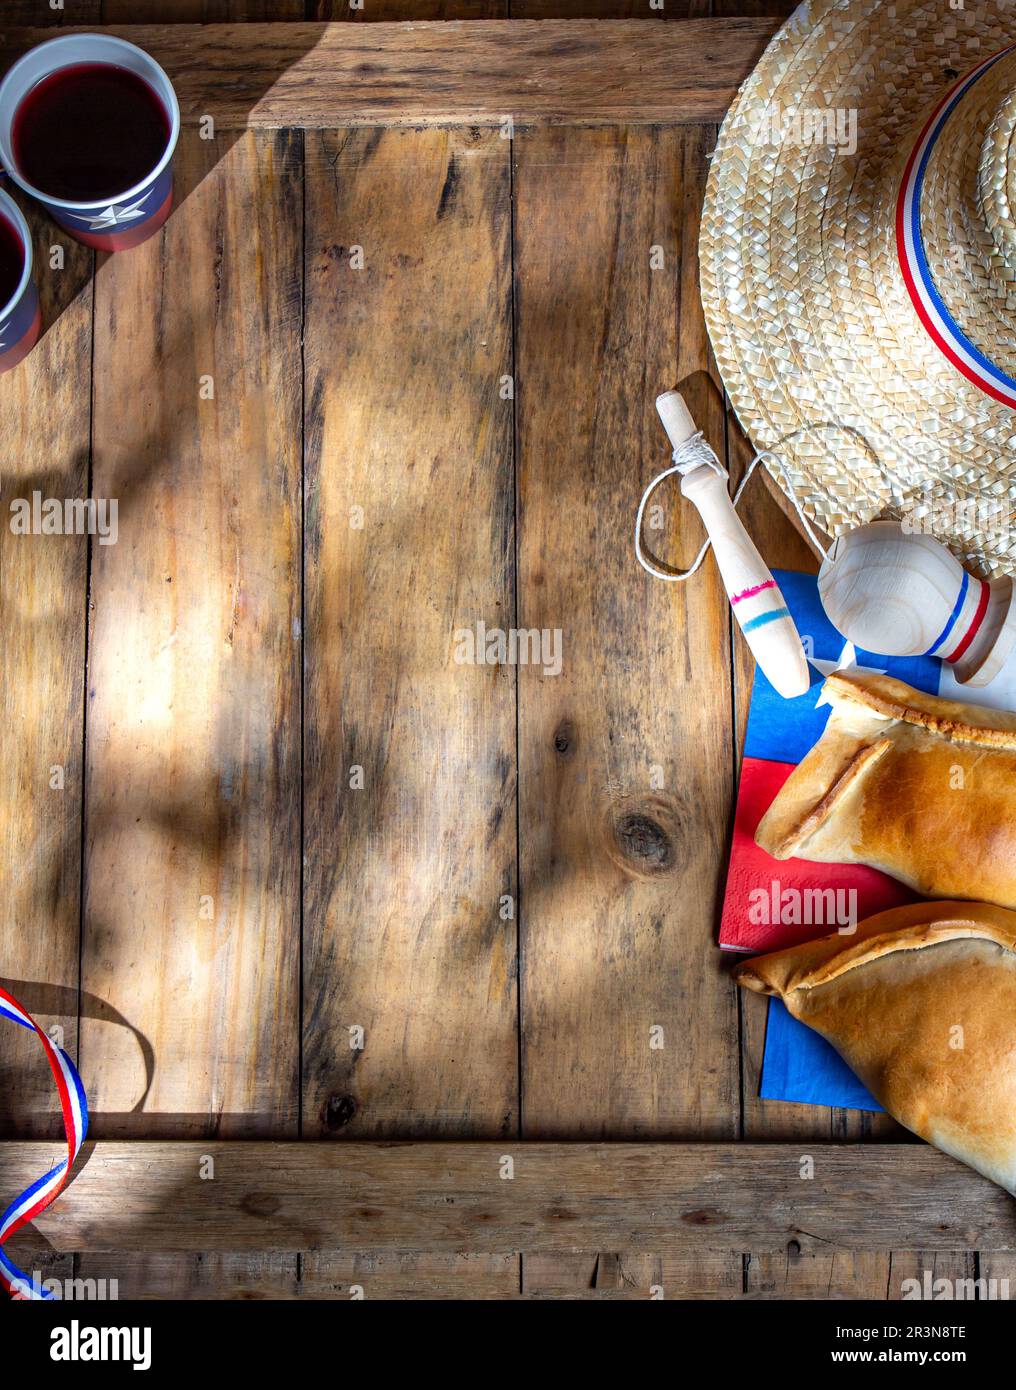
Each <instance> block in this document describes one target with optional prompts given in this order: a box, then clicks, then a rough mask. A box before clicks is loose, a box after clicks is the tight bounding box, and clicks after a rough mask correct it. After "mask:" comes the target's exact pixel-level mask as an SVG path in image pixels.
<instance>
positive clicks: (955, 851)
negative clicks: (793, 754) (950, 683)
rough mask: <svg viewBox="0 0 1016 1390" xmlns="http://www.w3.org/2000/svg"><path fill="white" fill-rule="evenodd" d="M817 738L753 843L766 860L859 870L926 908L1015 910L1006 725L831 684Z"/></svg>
mask: <svg viewBox="0 0 1016 1390" xmlns="http://www.w3.org/2000/svg"><path fill="white" fill-rule="evenodd" d="M823 693H824V695H825V696H826V697H827V698H828V699H829V701H830V703H831V704H832V707H833V708H832V713H831V714H830V716H829V722H828V724H827V725H826V728H825V732H824V733H823V734H822V737H821V738H820V739H819V741H818V743H816V744H815V747H814V748H813V749H812V750H811V752H810V753H809V754H808V756H807V757H806V758H805V759H804V761H803V762H802V763H801V764H800V766H799V767H798V768H796V769H795V771H794V772H793V773H792V774H791V776H790V778H789V779H788V780H787V782H786V783H785V785H784V786H783V788H782V790H781V791H780V794H779V795H778V796H777V798H776V800H775V801H774V802H773V804H772V806H771V807H770V808H769V810H768V811H767V812H766V814H765V816H763V818H762V820H761V822H760V824H759V827H758V830H757V831H756V834H755V840H756V843H757V844H759V845H761V847H762V848H763V849H764V850H767V851H768V852H769V853H770V854H771V855H773V856H774V857H775V858H776V859H789V858H791V857H792V856H797V857H799V858H801V859H813V860H818V861H819V862H820V863H825V864H830V863H840V864H870V865H871V866H872V867H873V868H876V869H882V870H883V871H884V872H885V873H887V874H891V875H892V876H893V877H894V878H898V879H900V880H901V881H902V882H903V883H907V884H909V885H910V887H911V888H914V889H916V890H917V892H918V893H923V894H924V895H925V896H926V897H930V898H971V899H975V900H983V901H985V902H994V903H1000V904H1002V906H1003V907H1011V908H1016V714H1010V713H1008V712H1007V711H1001V710H991V709H982V708H980V707H978V706H974V705H962V704H955V703H953V702H952V701H950V700H941V699H938V698H937V697H936V696H933V695H925V694H923V693H922V692H921V691H919V690H912V689H911V688H910V686H908V685H904V684H903V683H902V682H901V681H896V680H892V679H891V678H889V677H887V676H875V675H864V674H861V673H859V672H856V673H855V672H851V673H849V674H848V673H846V672H842V671H840V672H836V673H835V674H834V675H832V676H830V677H829V679H828V680H827V681H826V683H825V686H824V687H823Z"/></svg>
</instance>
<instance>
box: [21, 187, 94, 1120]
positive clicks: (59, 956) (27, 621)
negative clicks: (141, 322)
mask: <svg viewBox="0 0 1016 1390" xmlns="http://www.w3.org/2000/svg"><path fill="white" fill-rule="evenodd" d="M29 212H30V215H31V222H32V226H33V230H34V247H33V254H34V259H35V264H36V267H37V269H36V283H37V285H38V288H39V294H40V300H41V306H42V316H43V336H42V338H41V340H40V342H39V344H38V346H37V347H36V348H35V350H34V351H33V352H32V353H31V354H30V355H29V356H28V357H27V358H26V359H25V360H24V361H23V362H22V363H21V365H20V366H19V367H18V368H17V369H16V370H15V371H13V372H11V373H8V374H7V375H5V376H4V377H2V378H0V517H2V523H0V636H2V639H3V658H2V678H0V890H2V903H3V907H2V910H0V973H2V975H3V977H4V979H5V981H6V982H7V985H8V988H10V989H14V990H15V991H16V994H17V997H18V998H19V999H20V1000H21V1002H22V1003H23V1004H24V1006H25V1007H26V1008H27V1009H30V1010H31V1011H32V1012H33V1013H34V1014H35V1016H36V1017H37V1019H38V1022H39V1023H40V1024H41V1025H42V1026H43V1027H45V1028H46V1029H47V1031H49V1030H55V1031H53V1032H52V1036H53V1038H54V1039H55V1040H56V1041H57V1042H62V1045H63V1046H64V1047H65V1048H66V1049H67V1050H68V1051H69V1052H70V1053H71V1055H72V1056H74V1055H76V1053H77V1044H78V1038H77V1029H78V945H79V930H80V916H81V901H80V897H81V805H82V747H83V734H82V721H83V710H84V663H85V617H86V608H87V603H88V537H87V536H83V535H62V534H49V535H44V534H35V533H34V532H31V533H29V534H21V533H18V534H15V533H14V532H13V531H12V526H13V525H14V522H15V514H14V512H12V505H13V504H15V503H18V504H19V505H20V506H27V507H29V508H31V509H33V510H34V507H35V502H36V500H38V503H39V506H40V507H41V504H42V502H43V501H44V500H48V499H51V498H55V499H57V500H59V501H61V502H62V501H63V500H64V499H65V498H77V497H82V496H85V495H87V493H88V459H89V431H90V414H91V406H90V395H91V360H90V359H91V330H92V286H91V274H92V253H91V252H90V251H87V250H85V248H84V247H81V246H78V245H77V244H76V243H74V242H72V241H71V240H70V238H69V237H67V236H65V235H64V234H63V233H61V232H60V231H59V230H58V229H56V228H55V227H54V226H53V224H52V223H50V222H48V221H47V220H46V219H45V218H44V217H43V216H42V215H41V214H38V213H31V209H29ZM19 524H20V523H19ZM0 1094H2V1095H3V1097H4V1102H3V1103H4V1112H5V1113H4V1133H5V1134H7V1135H14V1134H21V1135H25V1136H32V1137H35V1138H45V1137H50V1136H55V1135H57V1134H58V1133H60V1126H61V1121H60V1115H59V1106H58V1104H57V1101H56V1097H55V1094H54V1092H53V1085H52V1081H51V1079H50V1076H49V1073H48V1070H47V1068H46V1067H45V1064H42V1065H41V1066H40V1065H39V1045H38V1043H37V1042H36V1041H35V1039H34V1038H32V1037H30V1036H29V1035H28V1034H27V1033H23V1032H22V1030H21V1029H17V1028H14V1027H12V1026H6V1025H5V1026H4V1028H3V1037H2V1042H0Z"/></svg>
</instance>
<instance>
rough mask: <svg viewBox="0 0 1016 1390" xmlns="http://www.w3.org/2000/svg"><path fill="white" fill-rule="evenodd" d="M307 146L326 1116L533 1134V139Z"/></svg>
mask: <svg viewBox="0 0 1016 1390" xmlns="http://www.w3.org/2000/svg"><path fill="white" fill-rule="evenodd" d="M307 142H308V145H307V330H306V349H305V353H306V368H307V403H308V404H307V426H306V437H307V570H306V621H307V650H306V687H305V700H304V706H305V721H306V734H305V758H306V790H305V806H306V814H305V833H306V838H305V947H304V949H305V960H304V978H305V981H306V996H305V1018H306V1029H305V1037H304V1081H305V1092H304V1103H305V1117H306V1129H305V1133H309V1134H320V1135H324V1136H328V1135H336V1134H338V1133H339V1132H342V1133H343V1134H353V1135H354V1136H356V1137H365V1136H370V1137H379V1136H381V1135H392V1134H394V1135H398V1136H399V1137H403V1138H405V1137H423V1136H437V1135H444V1134H446V1135H454V1136H456V1137H471V1136H472V1137H484V1138H486V1137H491V1136H493V1135H496V1134H501V1133H515V1132H516V1129H517V1123H518V1120H517V1113H518V1112H517V1104H518V1102H517V1071H518V1039H517V1012H516V918H515V914H514V910H513V909H511V910H509V909H508V908H507V907H506V906H504V899H505V898H506V897H510V898H512V899H514V898H515V896H516V885H515V859H516V839H515V689H514V673H513V672H512V671H511V670H510V668H507V667H492V666H490V665H482V666H481V665H478V664H476V665H467V664H460V663H459V662H458V660H457V657H456V652H457V648H458V641H457V639H456V637H455V634H456V632H458V631H460V630H466V629H469V630H475V625H476V624H477V623H479V622H482V623H485V624H486V627H487V628H494V627H496V626H498V625H499V624H502V625H504V623H505V615H506V614H508V613H509V612H510V609H511V587H512V553H513V489H512V459H511V412H512V403H511V401H510V400H504V399H502V398H501V390H500V383H501V381H502V379H507V378H508V377H509V376H510V373H511V369H512V367H511V340H510V290H511V282H510V269H509V213H508V208H509V167H508V149H509V146H508V142H507V141H505V140H502V139H500V138H499V136H498V135H497V134H496V133H495V132H490V131H487V132H483V131H471V132H461V133H460V132H454V131H416V132H409V131H398V132H380V131H371V132H359V131H357V132H353V133H348V134H345V135H337V134H332V133H329V134H322V135H308V137H307ZM355 247H360V248H361V251H362V256H363V266H362V268H357V260H358V253H357V252H356V251H355V250H353V248H355ZM357 769H360V771H359V772H357ZM356 1029H362V1030H363V1034H362V1036H357V1035H356V1034H355V1033H354V1032H353V1031H352V1030H356Z"/></svg>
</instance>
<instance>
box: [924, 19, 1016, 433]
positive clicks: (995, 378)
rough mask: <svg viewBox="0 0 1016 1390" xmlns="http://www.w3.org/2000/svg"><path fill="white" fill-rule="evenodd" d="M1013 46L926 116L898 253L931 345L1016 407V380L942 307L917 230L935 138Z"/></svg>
mask: <svg viewBox="0 0 1016 1390" xmlns="http://www.w3.org/2000/svg"><path fill="white" fill-rule="evenodd" d="M1014 48H1016V45H1014V44H1010V45H1009V46H1008V47H1007V48H1003V49H1001V50H1000V51H999V52H998V53H993V54H991V56H990V57H988V58H985V59H984V61H983V62H981V63H978V64H977V66H976V67H974V68H971V69H970V71H969V72H968V73H966V74H964V76H963V77H961V78H960V79H959V80H958V81H957V82H955V83H954V84H953V85H952V86H951V87H950V88H949V90H948V91H947V92H946V94H945V96H944V97H943V98H942V100H941V101H940V102H939V103H938V105H937V106H936V107H935V109H934V111H932V113H931V115H930V116H929V117H928V120H927V121H926V123H925V125H924V129H923V130H922V131H921V133H920V135H919V136H918V138H917V143H916V145H915V146H914V148H913V150H912V151H911V153H910V158H909V159H908V161H907V167H906V169H905V170H904V173H903V181H902V183H901V184H900V191H899V196H898V198H897V201H896V252H897V256H898V257H899V263H900V270H901V271H902V273H903V280H904V283H905V285H906V287H907V293H908V294H909V295H910V300H911V303H912V304H913V306H914V308H915V309H916V311H917V315H918V318H919V319H920V320H921V322H922V323H923V324H924V327H925V328H926V329H927V331H928V334H929V336H930V337H931V340H932V342H933V343H935V345H936V346H937V347H938V348H939V350H940V351H941V352H942V353H943V354H944V355H945V356H946V357H947V358H948V359H949V361H950V362H951V363H952V364H953V366H954V367H955V368H956V369H957V370H958V371H960V372H962V373H963V375H964V376H965V377H966V378H967V380H968V381H972V382H973V383H974V385H975V386H979V387H980V388H981V390H982V391H984V392H985V393H986V394H987V395H989V396H992V397H994V399H995V400H996V401H1001V402H1002V404H1003V405H1008V406H1012V407H1013V408H1016V379H1014V378H1013V377H1011V376H1009V375H1008V374H1007V373H1006V372H1003V371H1002V370H1001V369H1000V368H999V367H997V366H996V365H995V363H994V362H991V361H989V359H988V358H987V357H985V355H984V353H983V352H981V351H980V349H979V348H977V347H976V346H975V345H974V344H973V343H972V342H971V341H970V339H969V338H968V337H967V336H966V334H965V333H964V332H963V330H962V329H961V328H960V326H959V324H958V323H957V322H956V320H955V318H953V316H952V314H951V313H950V312H949V310H948V309H947V308H946V305H945V302H944V300H943V299H942V296H941V295H940V294H939V292H938V287H937V286H936V284H935V280H934V277H933V276H932V273H931V267H930V266H929V264H928V256H927V252H926V251H925V246H924V235H923V233H922V230H921V192H922V189H923V187H924V176H925V173H926V172H927V168H928V161H929V160H930V158H931V154H932V151H933V150H934V148H935V145H936V144H937V142H938V138H939V136H940V135H941V134H942V131H943V130H944V129H945V126H946V123H947V122H948V120H949V117H950V116H951V115H952V113H953V112H954V111H955V109H956V107H957V106H958V105H959V103H960V102H961V101H962V100H963V98H964V97H965V96H966V95H967V93H968V92H969V91H970V89H971V87H972V86H973V85H974V84H975V83H976V82H977V81H978V80H979V79H980V78H981V77H983V76H984V74H985V73H986V72H989V71H990V70H991V69H992V68H993V67H994V66H995V64H996V63H997V62H999V61H1000V60H1001V59H1002V58H1004V57H1005V56H1006V55H1007V54H1010V53H1012V52H1013V50H1014Z"/></svg>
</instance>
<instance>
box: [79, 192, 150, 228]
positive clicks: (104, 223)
mask: <svg viewBox="0 0 1016 1390" xmlns="http://www.w3.org/2000/svg"><path fill="white" fill-rule="evenodd" d="M147 202H148V194H147V193H146V194H145V195H144V197H143V198H139V199H138V201H137V202H136V203H130V204H129V205H128V206H127V207H122V208H118V207H115V206H114V205H113V204H112V203H110V205H109V207H108V208H105V209H104V210H103V211H102V212H99V213H94V212H91V213H89V214H88V216H87V217H82V215H81V214H80V213H79V212H72V213H71V214H70V216H71V217H73V218H74V219H75V221H77V222H87V223H88V230H89V231H90V232H106V231H108V230H109V229H110V227H119V225H120V223H121V222H131V221H133V219H134V218H135V217H144V213H143V212H142V211H141V209H142V208H143V207H144V205H145V203H147Z"/></svg>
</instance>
